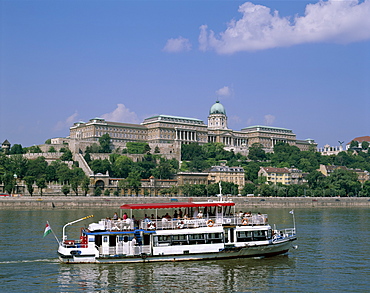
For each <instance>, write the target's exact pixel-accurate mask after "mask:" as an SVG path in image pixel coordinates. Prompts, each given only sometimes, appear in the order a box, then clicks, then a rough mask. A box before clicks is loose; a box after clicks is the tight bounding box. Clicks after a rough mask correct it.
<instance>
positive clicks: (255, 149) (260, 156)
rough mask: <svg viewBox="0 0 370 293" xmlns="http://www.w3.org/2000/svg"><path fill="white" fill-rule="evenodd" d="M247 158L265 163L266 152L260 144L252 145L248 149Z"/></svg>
mask: <svg viewBox="0 0 370 293" xmlns="http://www.w3.org/2000/svg"><path fill="white" fill-rule="evenodd" d="M248 158H249V159H250V160H252V161H256V162H257V161H265V160H266V158H267V156H266V152H265V151H264V150H263V145H262V144H260V143H254V144H252V146H251V147H250V148H249V152H248Z"/></svg>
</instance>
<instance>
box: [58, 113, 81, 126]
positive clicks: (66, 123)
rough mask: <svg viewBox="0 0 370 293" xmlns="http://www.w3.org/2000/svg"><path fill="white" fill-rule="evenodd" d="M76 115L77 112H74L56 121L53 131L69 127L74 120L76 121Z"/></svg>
mask: <svg viewBox="0 0 370 293" xmlns="http://www.w3.org/2000/svg"><path fill="white" fill-rule="evenodd" d="M77 116H78V112H77V111H76V112H74V113H73V114H72V115H71V116H69V117H67V118H66V119H65V120H64V121H58V123H57V124H56V125H55V126H54V130H55V131H60V130H63V129H65V128H69V127H71V126H72V124H73V123H74V122H76V118H77Z"/></svg>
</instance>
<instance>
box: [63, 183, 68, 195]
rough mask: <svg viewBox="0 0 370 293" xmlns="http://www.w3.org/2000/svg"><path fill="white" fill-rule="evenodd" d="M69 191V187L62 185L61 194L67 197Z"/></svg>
mask: <svg viewBox="0 0 370 293" xmlns="http://www.w3.org/2000/svg"><path fill="white" fill-rule="evenodd" d="M69 191H70V189H69V186H68V185H63V186H62V192H63V194H64V195H65V196H67V195H68V193H69Z"/></svg>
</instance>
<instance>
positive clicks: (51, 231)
mask: <svg viewBox="0 0 370 293" xmlns="http://www.w3.org/2000/svg"><path fill="white" fill-rule="evenodd" d="M46 223H48V225H49V227H50V230H51V233H53V235H54V237H55V239H56V241H57V242H58V244H59V245H60V241H59V239H58V237H57V235H55V233H54V231H53V229H52V228H51V226H50V224H49V221H46Z"/></svg>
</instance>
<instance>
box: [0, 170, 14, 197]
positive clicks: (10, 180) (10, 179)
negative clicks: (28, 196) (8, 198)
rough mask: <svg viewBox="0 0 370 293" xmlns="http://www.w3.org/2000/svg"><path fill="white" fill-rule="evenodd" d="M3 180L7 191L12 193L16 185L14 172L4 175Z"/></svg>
mask: <svg viewBox="0 0 370 293" xmlns="http://www.w3.org/2000/svg"><path fill="white" fill-rule="evenodd" d="M1 181H2V182H3V184H4V189H5V191H6V192H7V193H9V194H12V193H13V190H14V187H15V183H16V181H15V179H14V176H13V174H12V173H5V174H4V175H3V176H2V178H1Z"/></svg>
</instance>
